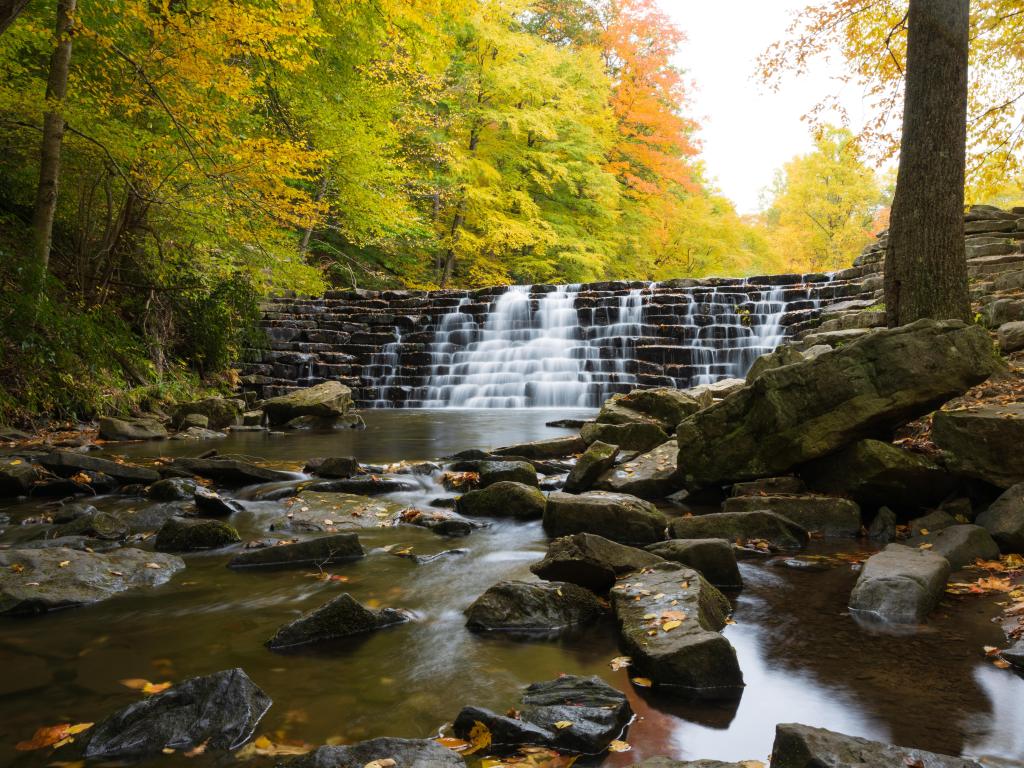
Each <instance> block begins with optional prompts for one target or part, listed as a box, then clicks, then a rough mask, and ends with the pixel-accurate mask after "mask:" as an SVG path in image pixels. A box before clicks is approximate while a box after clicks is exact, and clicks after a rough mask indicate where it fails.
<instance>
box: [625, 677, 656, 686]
mask: <svg viewBox="0 0 1024 768" xmlns="http://www.w3.org/2000/svg"><path fill="white" fill-rule="evenodd" d="M629 682H631V683H632V684H633V685H635V686H637V687H638V688H651V687H653V686H654V683H653V682H652V681H651V679H650V678H649V677H631V678H630V679H629Z"/></svg>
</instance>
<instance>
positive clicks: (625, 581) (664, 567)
mask: <svg viewBox="0 0 1024 768" xmlns="http://www.w3.org/2000/svg"><path fill="white" fill-rule="evenodd" d="M611 603H612V610H613V611H614V612H615V618H616V619H617V620H618V622H619V631H620V634H621V636H622V643H623V647H624V650H625V651H626V653H627V654H628V655H629V656H631V657H632V659H633V669H634V670H635V671H636V672H637V673H639V674H641V675H644V676H645V677H648V678H650V679H651V680H653V681H654V683H655V685H657V686H658V687H659V688H660V687H668V688H669V689H670V690H676V691H678V692H681V693H684V694H686V695H690V696H697V697H700V698H713V699H717V698H733V697H735V696H737V695H738V694H739V692H740V690H741V689H742V688H743V673H742V672H740V666H739V662H738V661H737V660H736V651H735V649H733V647H732V645H731V644H730V643H729V641H728V640H726V639H725V637H723V636H722V635H721V634H719V632H718V630H720V629H722V627H724V626H725V620H726V619H727V618H728V616H729V611H730V606H729V601H728V600H726V599H725V596H724V595H722V593H721V592H719V591H718V590H717V589H715V587H713V586H711V584H710V583H708V581H706V580H705V579H704V578H703V577H702V576H701V575H700V574H699V573H697V572H696V571H694V570H692V569H690V568H686V567H684V566H681V565H678V564H677V563H660V564H658V565H655V566H652V567H651V568H650V569H646V570H644V571H643V572H641V573H638V574H632V575H629V576H625V577H623V578H622V579H620V580H619V583H618V584H616V585H615V587H613V588H612V591H611Z"/></svg>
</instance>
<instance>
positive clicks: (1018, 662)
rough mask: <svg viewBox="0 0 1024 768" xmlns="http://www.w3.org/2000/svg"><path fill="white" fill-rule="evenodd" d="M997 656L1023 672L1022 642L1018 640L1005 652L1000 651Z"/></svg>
mask: <svg viewBox="0 0 1024 768" xmlns="http://www.w3.org/2000/svg"><path fill="white" fill-rule="evenodd" d="M999 655H1000V656H1001V657H1002V658H1003V659H1004V660H1005V661H1008V662H1009V663H1010V664H1012V665H1013V666H1014V667H1016V668H1017V669H1020V670H1024V640H1018V641H1017V642H1016V643H1014V644H1013V645H1012V646H1010V647H1009V648H1007V649H1006V650H1005V651H1000V652H999Z"/></svg>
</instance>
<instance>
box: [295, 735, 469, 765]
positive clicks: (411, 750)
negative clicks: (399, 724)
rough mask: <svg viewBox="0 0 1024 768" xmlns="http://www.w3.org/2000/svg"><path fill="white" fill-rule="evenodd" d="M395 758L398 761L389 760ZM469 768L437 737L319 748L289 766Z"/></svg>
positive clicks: (385, 739) (372, 741)
mask: <svg viewBox="0 0 1024 768" xmlns="http://www.w3.org/2000/svg"><path fill="white" fill-rule="evenodd" d="M389 760H393V761H394V763H390V762H387V761H389ZM368 765H372V766H375V768H376V766H381V768H383V767H384V766H391V765H393V768H465V765H466V761H465V760H463V759H462V757H461V756H460V755H459V754H458V753H457V752H453V751H452V750H450V749H448V748H447V747H443V746H441V745H440V744H438V743H437V742H436V741H434V740H433V739H395V738H390V737H384V738H380V739H370V740H369V741H360V742H357V743H355V744H346V745H344V746H338V747H331V746H328V747H319V748H317V749H315V750H313V751H312V752H310V753H308V754H305V755H302V756H300V757H296V758H293V759H291V760H289V761H288V763H287V768H365V766H368Z"/></svg>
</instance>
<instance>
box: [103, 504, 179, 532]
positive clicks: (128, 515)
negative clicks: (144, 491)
mask: <svg viewBox="0 0 1024 768" xmlns="http://www.w3.org/2000/svg"><path fill="white" fill-rule="evenodd" d="M187 511H188V510H187V506H186V505H185V504H183V503H182V502H173V501H172V502H166V503H162V504H148V505H145V506H142V507H141V508H139V509H118V510H116V511H114V512H113V513H112V514H114V515H116V516H117V517H118V518H120V519H121V520H122V521H123V522H124V524H125V525H127V526H128V530H129V531H130V532H131V533H155V532H156V531H158V530H159V529H160V528H161V527H162V526H163V524H164V523H166V522H167V521H168V520H170V519H171V518H172V517H175V516H177V515H184V514H187Z"/></svg>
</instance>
